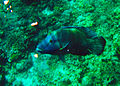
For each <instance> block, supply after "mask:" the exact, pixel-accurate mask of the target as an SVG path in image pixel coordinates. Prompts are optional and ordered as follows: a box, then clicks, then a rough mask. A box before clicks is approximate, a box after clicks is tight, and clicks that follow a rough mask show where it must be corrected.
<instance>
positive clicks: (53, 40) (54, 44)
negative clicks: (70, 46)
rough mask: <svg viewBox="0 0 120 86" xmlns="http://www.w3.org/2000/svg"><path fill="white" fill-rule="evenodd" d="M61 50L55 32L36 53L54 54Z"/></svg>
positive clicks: (38, 46) (38, 47)
mask: <svg viewBox="0 0 120 86" xmlns="http://www.w3.org/2000/svg"><path fill="white" fill-rule="evenodd" d="M59 49H60V42H59V38H58V37H57V35H56V32H53V33H51V34H49V35H48V36H47V37H46V38H45V39H44V40H43V41H42V42H40V43H39V44H38V45H37V48H36V51H38V52H40V53H52V52H54V51H57V50H59Z"/></svg>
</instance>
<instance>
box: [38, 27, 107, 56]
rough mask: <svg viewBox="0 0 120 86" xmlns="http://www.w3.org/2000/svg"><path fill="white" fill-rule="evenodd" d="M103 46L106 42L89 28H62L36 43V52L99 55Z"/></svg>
mask: <svg viewBox="0 0 120 86" xmlns="http://www.w3.org/2000/svg"><path fill="white" fill-rule="evenodd" d="M105 44H106V40H105V39H104V38H103V37H102V36H98V35H97V33H96V32H95V31H93V30H91V29H90V28H86V27H79V26H63V27H62V28H60V29H57V30H54V31H52V32H50V33H49V34H48V35H47V37H46V38H45V39H43V40H42V41H41V42H40V43H38V45H37V47H36V51H37V52H40V53H42V54H69V53H70V54H74V55H83V56H84V55H88V54H95V55H100V54H102V53H103V51H104V47H105Z"/></svg>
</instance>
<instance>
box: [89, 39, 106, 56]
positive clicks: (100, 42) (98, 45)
mask: <svg viewBox="0 0 120 86" xmlns="http://www.w3.org/2000/svg"><path fill="white" fill-rule="evenodd" d="M105 44H106V41H105V39H104V38H103V37H96V38H95V39H93V40H90V45H89V46H90V47H89V49H88V51H89V52H90V53H93V54H96V55H100V54H101V53H102V52H103V51H104V47H105Z"/></svg>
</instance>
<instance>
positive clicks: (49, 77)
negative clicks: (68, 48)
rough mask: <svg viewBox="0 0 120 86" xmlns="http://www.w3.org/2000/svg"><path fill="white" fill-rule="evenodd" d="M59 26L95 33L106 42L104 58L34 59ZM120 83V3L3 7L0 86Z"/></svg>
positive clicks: (40, 1) (25, 2)
mask: <svg viewBox="0 0 120 86" xmlns="http://www.w3.org/2000/svg"><path fill="white" fill-rule="evenodd" d="M3 1H8V3H6V4H5V3H4V2H3ZM34 22H38V24H37V25H35V26H31V24H32V23H34ZM61 26H84V27H89V28H91V29H92V30H94V31H95V32H96V33H97V34H98V35H100V36H103V37H104V38H105V40H106V46H105V49H104V52H103V53H102V54H101V55H100V56H96V55H93V54H91V55H86V56H79V55H72V54H66V55H64V58H65V62H63V61H61V60H60V59H59V56H58V55H51V54H40V53H38V57H35V56H34V55H35V54H36V53H37V52H36V51H35V48H36V46H37V44H38V43H39V42H40V41H41V40H42V39H44V38H45V36H46V35H47V34H48V32H50V31H53V30H56V29H59V28H60V27H61ZM119 77H120V1H119V0H97V1H95V0H30V2H29V0H2V1H0V86H119V85H120V78H119Z"/></svg>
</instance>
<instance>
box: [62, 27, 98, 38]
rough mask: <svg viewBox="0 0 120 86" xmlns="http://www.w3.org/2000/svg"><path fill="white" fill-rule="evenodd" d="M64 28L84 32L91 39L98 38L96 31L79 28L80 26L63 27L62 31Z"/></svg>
mask: <svg viewBox="0 0 120 86" xmlns="http://www.w3.org/2000/svg"><path fill="white" fill-rule="evenodd" d="M64 28H77V29H80V30H82V31H83V32H84V33H85V34H86V35H87V37H89V38H96V37H97V34H96V32H94V31H92V30H91V29H89V28H86V27H79V26H63V27H62V29H64Z"/></svg>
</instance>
